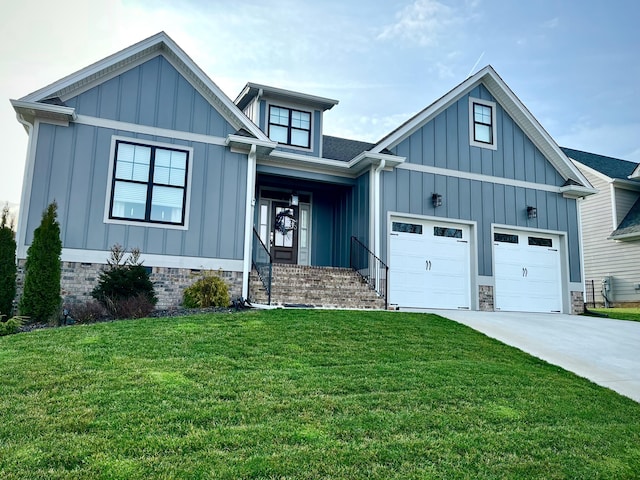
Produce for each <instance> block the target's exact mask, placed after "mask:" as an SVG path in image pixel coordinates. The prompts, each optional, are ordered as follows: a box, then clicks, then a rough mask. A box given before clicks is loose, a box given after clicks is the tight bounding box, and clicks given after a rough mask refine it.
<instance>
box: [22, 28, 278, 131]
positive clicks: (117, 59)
mask: <svg viewBox="0 0 640 480" xmlns="http://www.w3.org/2000/svg"><path fill="white" fill-rule="evenodd" d="M159 54H162V55H163V56H164V57H165V58H166V59H167V60H168V61H169V62H170V63H171V64H172V65H173V66H174V67H176V69H177V70H178V71H181V73H182V74H186V75H185V76H186V77H187V78H188V79H190V80H191V81H192V82H193V81H195V82H196V83H197V85H194V87H196V89H198V90H199V91H200V93H203V95H204V97H205V98H207V99H208V100H209V102H210V103H211V104H212V105H213V106H214V107H216V106H218V107H220V108H222V109H223V110H225V111H226V112H224V113H228V114H229V116H230V117H231V119H233V120H234V121H230V123H232V124H235V126H237V127H242V128H245V129H246V130H247V131H249V132H251V133H252V134H253V135H254V136H255V137H257V138H259V139H261V140H268V138H267V136H266V135H265V134H264V133H263V132H262V131H261V130H260V129H259V128H258V127H257V126H256V125H255V124H254V123H253V122H251V121H250V120H249V119H248V118H247V116H246V115H244V114H243V113H242V112H241V111H240V110H239V109H238V107H237V106H236V105H235V104H234V103H233V102H232V101H231V100H230V99H229V97H227V96H226V94H225V93H224V92H223V91H222V90H221V89H220V88H219V87H218V86H217V85H216V84H215V83H214V82H213V81H212V80H211V79H210V78H209V77H208V76H207V75H206V74H205V73H204V71H203V70H202V69H201V68H200V67H198V65H196V63H195V62H194V61H193V60H192V59H191V58H190V57H189V56H188V55H187V54H186V53H185V52H184V51H183V50H182V49H181V48H180V47H179V46H178V45H177V44H176V43H175V42H174V41H173V40H172V39H171V38H170V37H169V36H168V35H167V34H166V33H164V32H160V33H157V34H155V35H153V36H151V37H149V38H147V39H145V40H142V41H140V42H138V43H136V44H134V45H132V46H130V47H128V48H125V49H124V50H121V51H120V52H117V53H114V54H113V55H110V56H108V57H106V58H104V59H102V60H100V61H98V62H96V63H94V64H92V65H89V66H88V67H85V68H83V69H82V70H78V71H77V72H75V73H72V74H71V75H68V76H66V77H64V78H62V79H61V80H58V81H57V82H54V83H52V84H51V85H48V86H46V87H44V88H41V89H40V90H37V91H35V92H33V93H30V94H29V95H27V96H25V97H23V98H21V99H20V100H24V101H32V102H37V101H41V100H44V99H46V98H49V97H52V96H58V95H64V96H65V97H68V96H69V93H70V92H71V91H74V90H76V89H78V90H80V89H82V88H84V87H86V85H87V84H91V85H96V84H98V83H102V81H104V80H105V79H108V78H112V77H113V76H114V75H117V74H118V73H120V71H124V70H126V69H129V68H131V67H132V66H134V65H136V64H139V63H140V62H141V61H142V59H144V60H147V59H149V58H152V57H153V56H156V55H159ZM202 90H204V92H203V91H202ZM215 104H217V105H215ZM225 116H226V115H225ZM227 120H230V119H229V118H227Z"/></svg>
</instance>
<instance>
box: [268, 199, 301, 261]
mask: <svg viewBox="0 0 640 480" xmlns="http://www.w3.org/2000/svg"><path fill="white" fill-rule="evenodd" d="M271 218H272V219H273V222H272V225H271V229H272V232H273V237H272V238H273V244H272V245H271V258H272V259H273V261H274V262H275V263H292V264H296V263H297V262H298V207H293V206H291V205H289V204H288V203H286V202H276V201H274V202H272V203H271Z"/></svg>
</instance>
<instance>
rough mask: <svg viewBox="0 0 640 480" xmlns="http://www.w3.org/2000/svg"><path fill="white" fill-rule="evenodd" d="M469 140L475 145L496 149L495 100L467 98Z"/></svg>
mask: <svg viewBox="0 0 640 480" xmlns="http://www.w3.org/2000/svg"><path fill="white" fill-rule="evenodd" d="M469 141H470V143H471V145H473V146H476V147H481V148H490V149H492V150H496V149H497V142H496V104H495V102H489V101H487V100H480V99H478V98H469Z"/></svg>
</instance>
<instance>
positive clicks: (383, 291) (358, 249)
mask: <svg viewBox="0 0 640 480" xmlns="http://www.w3.org/2000/svg"><path fill="white" fill-rule="evenodd" d="M350 264H351V268H352V269H354V270H355V271H356V272H357V273H358V275H360V277H362V279H363V280H364V281H365V282H366V283H367V284H368V285H369V287H370V288H371V289H372V290H375V291H376V293H377V294H378V295H379V296H380V297H382V298H384V308H385V309H386V308H387V307H388V306H389V305H388V301H389V299H388V278H389V267H387V265H386V264H385V263H384V262H383V261H382V260H380V259H379V258H378V257H376V256H375V255H374V254H373V252H372V251H371V250H369V249H368V248H367V247H366V246H365V245H364V243H362V242H361V241H360V240H358V239H357V238H356V237H351V255H350Z"/></svg>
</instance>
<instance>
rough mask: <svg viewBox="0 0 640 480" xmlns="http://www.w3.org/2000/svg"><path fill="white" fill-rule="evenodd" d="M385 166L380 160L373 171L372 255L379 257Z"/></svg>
mask: <svg viewBox="0 0 640 480" xmlns="http://www.w3.org/2000/svg"><path fill="white" fill-rule="evenodd" d="M384 166H385V161H384V160H380V163H379V164H378V166H377V167H376V169H375V170H374V171H373V184H374V189H373V217H374V219H373V237H374V240H373V254H374V255H375V256H376V257H378V258H381V257H380V243H381V242H380V231H381V228H380V172H381V171H382V169H383V168H384ZM380 281H381V280H380V275H376V291H378V292H379V291H380V286H381V285H380ZM385 306H386V305H385Z"/></svg>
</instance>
